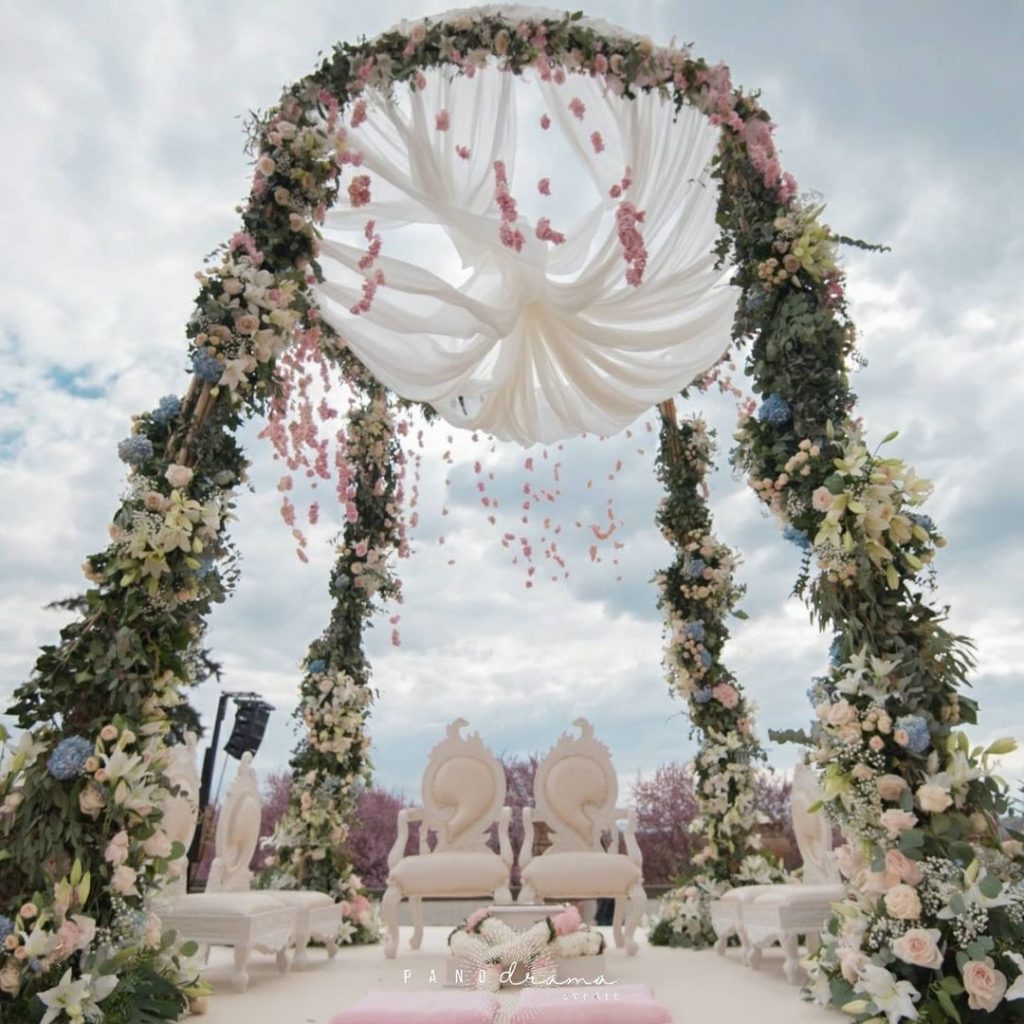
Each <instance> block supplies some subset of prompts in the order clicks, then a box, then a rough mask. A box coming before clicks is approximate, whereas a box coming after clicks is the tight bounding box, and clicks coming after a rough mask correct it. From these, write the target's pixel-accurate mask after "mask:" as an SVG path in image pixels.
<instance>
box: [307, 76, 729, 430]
mask: <svg viewBox="0 0 1024 1024" xmlns="http://www.w3.org/2000/svg"><path fill="white" fill-rule="evenodd" d="M427 79H428V84H427V87H426V89H424V90H422V91H415V90H412V89H409V88H407V87H405V86H401V87H398V88H397V89H396V95H395V96H394V97H393V98H391V99H387V98H385V97H382V96H380V95H379V94H376V93H368V94H367V97H366V98H367V101H368V112H369V116H368V119H367V120H366V121H365V122H364V123H363V124H362V125H360V126H359V127H357V128H354V129H349V140H350V143H351V145H352V146H353V147H354V148H355V149H357V150H358V151H359V152H360V153H362V155H363V164H362V166H361V167H358V168H352V169H346V173H345V175H344V177H343V180H342V198H341V200H340V202H339V205H338V208H337V209H335V210H333V211H331V213H329V214H328V217H327V222H326V225H325V232H324V233H325V237H324V241H323V246H322V265H323V268H324V273H325V275H326V282H325V283H324V284H322V285H321V286H319V288H318V297H319V300H320V303H321V306H322V310H323V315H324V317H325V319H326V320H327V321H328V322H329V323H330V324H331V325H332V326H333V327H334V328H335V329H336V330H337V331H338V332H339V333H340V334H341V335H342V336H343V337H344V338H345V339H346V341H347V343H348V345H349V347H350V348H351V350H352V351H353V352H354V353H355V355H356V356H357V357H358V358H359V359H360V360H361V361H362V362H363V363H364V364H365V365H366V366H367V367H368V368H369V369H370V370H371V372H373V373H374V375H375V376H377V377H378V378H379V379H380V380H381V381H382V382H383V383H384V384H386V385H387V386H388V387H390V388H391V389H393V390H394V391H395V392H397V393H398V394H399V395H402V396H403V397H405V398H409V399H412V400H416V401H424V402H428V403H430V404H431V405H432V406H434V408H436V409H437V411H438V412H439V413H440V414H441V415H442V416H443V417H444V418H445V419H447V420H448V421H449V422H450V423H452V424H454V425H455V426H459V427H466V428H471V429H481V430H483V431H485V432H487V433H490V434H493V435H495V436H496V437H499V438H503V439H511V440H516V441H518V442H520V443H521V444H523V445H527V446H528V445H530V444H533V443H536V442H544V443H548V442H551V441H554V440H557V439H560V438H564V437H569V436H574V435H578V434H583V433H596V434H603V435H608V434H612V433H615V432H617V431H619V430H621V429H622V428H623V427H625V426H627V425H628V424H629V423H631V422H632V421H633V420H635V419H636V418H637V417H638V416H639V415H641V414H642V413H644V412H645V411H646V410H647V409H649V408H650V407H651V406H653V405H655V404H657V403H658V402H659V401H662V400H663V399H665V398H668V397H669V396H671V395H673V394H675V393H676V392H677V391H679V390H680V389H681V388H683V387H685V386H686V385H688V384H689V383H690V382H691V381H692V380H693V379H694V377H696V376H698V375H699V374H701V373H703V372H705V371H707V370H708V369H709V368H710V367H711V366H713V365H714V364H715V363H716V362H717V360H718V359H719V357H720V356H721V355H722V353H723V352H724V351H725V349H726V348H727V347H728V343H729V338H730V332H731V327H732V319H733V314H734V311H735V304H736V289H734V288H732V287H731V286H729V285H728V284H727V283H726V277H727V275H725V274H723V273H722V272H721V271H718V270H715V268H714V256H713V255H712V253H711V249H712V247H713V245H714V243H715V240H716V238H717V226H716V225H715V206H716V203H717V198H718V190H717V186H716V184H715V183H714V182H713V181H711V179H710V177H709V176H708V174H707V167H708V163H709V161H710V159H711V156H712V155H713V153H714V148H715V145H716V143H717V130H716V129H714V128H712V127H711V126H710V125H709V124H708V123H707V121H706V119H705V118H704V117H703V116H702V115H700V114H698V113H696V112H694V111H691V110H689V109H685V110H683V111H681V112H680V113H679V114H678V116H677V115H676V113H675V110H674V108H673V106H672V104H671V103H670V102H668V101H666V100H664V99H662V98H661V97H659V96H658V95H647V96H640V97H638V98H637V99H636V100H623V99H621V98H620V97H617V96H614V95H612V94H611V93H610V92H608V91H607V90H605V89H604V88H603V86H602V84H601V83H600V82H598V81H597V80H596V79H591V78H589V77H585V76H575V75H570V76H569V79H568V81H567V82H566V83H564V84H563V85H557V84H555V83H553V82H548V83H544V82H540V81H537V80H536V76H526V75H524V76H521V77H519V78H514V77H513V76H512V75H510V74H506V73H502V72H500V71H498V70H497V69H496V68H494V67H488V68H487V69H485V70H483V71H480V72H478V73H477V74H476V75H475V76H474V77H473V78H472V79H468V78H466V77H464V76H458V77H453V76H451V75H450V74H446V73H443V72H430V73H428V75H427ZM574 98H579V99H580V100H581V101H582V102H583V103H584V105H585V108H586V113H585V117H584V120H583V121H582V122H581V121H580V120H579V119H578V118H577V117H576V116H574V114H573V113H572V111H571V110H570V101H571V100H573V99H574ZM440 110H446V111H447V112H448V114H449V117H450V122H451V127H450V128H449V129H448V130H447V131H439V130H437V128H436V126H435V116H436V114H437V112H438V111H440ZM542 113H547V114H548V115H549V117H550V118H551V122H552V123H551V128H550V130H549V131H547V132H542V131H541V130H540V128H539V125H538V121H539V118H540V115H541V114H542ZM595 131H598V132H600V133H601V137H602V139H603V142H604V146H605V148H604V150H603V152H601V153H596V152H595V151H594V147H593V145H592V143H591V133H593V132H595ZM457 146H469V147H470V149H471V157H470V159H468V160H464V159H462V158H460V157H459V156H458V154H457V152H456V147H457ZM495 160H502V161H504V163H505V165H506V168H507V171H508V178H509V190H510V193H511V195H512V196H513V197H514V198H515V199H516V201H517V206H518V214H519V216H518V219H517V221H516V222H515V223H514V225H513V227H514V228H516V229H518V230H520V231H522V233H523V235H524V236H525V241H524V244H523V247H522V250H521V251H520V252H518V253H517V252H515V251H513V250H512V249H510V248H508V247H507V246H505V245H503V244H502V242H501V240H500V237H499V228H500V227H501V215H500V210H499V208H498V205H497V203H496V202H495V198H494V192H495V171H494V167H493V164H494V161H495ZM517 167H518V174H517V173H516V170H517ZM627 167H628V168H630V169H631V172H632V173H631V179H632V182H633V184H632V186H631V187H630V188H629V190H628V191H627V192H626V193H625V194H624V198H628V199H629V200H630V201H631V202H632V203H634V204H635V205H636V207H637V208H638V209H639V210H641V211H643V212H644V214H645V219H644V222H643V223H642V224H641V225H640V230H641V233H642V234H643V237H644V243H645V246H646V249H647V252H648V262H647V268H646V272H645V275H644V279H643V283H642V284H641V285H640V287H633V286H632V285H630V284H629V283H627V281H626V276H625V275H626V269H627V267H626V263H625V261H624V259H623V253H622V246H621V243H620V241H619V238H618V233H617V227H616V221H615V213H616V209H617V208H618V204H619V202H620V199H615V198H612V197H611V196H610V195H609V190H610V189H611V188H612V187H613V186H614V185H615V184H616V183H618V182H619V181H620V180H621V179H622V177H623V175H624V173H625V170H626V168H627ZM364 173H365V174H369V176H370V178H371V191H372V199H371V201H370V202H369V203H368V204H366V205H364V206H361V207H359V208H353V207H352V206H350V205H349V203H348V199H347V196H346V195H345V189H346V188H347V183H348V182H349V181H350V180H351V177H352V176H353V175H354V174H364ZM544 176H550V177H551V179H552V182H553V185H552V188H553V194H552V196H551V197H550V198H545V197H542V196H540V195H539V193H538V188H537V181H538V179H539V178H541V177H544ZM541 216H547V217H549V218H550V220H551V222H552V227H553V228H554V229H555V230H558V231H561V232H563V233H564V234H565V235H566V241H565V243H564V244H562V245H554V244H552V243H550V242H547V241H542V240H541V239H539V238H538V237H537V236H536V234H535V229H536V225H537V221H538V219H539V218H540V217H541ZM368 220H373V221H374V222H375V230H376V231H377V232H378V233H379V234H380V236H381V238H382V250H381V254H380V256H379V257H378V258H377V259H376V261H375V262H374V264H373V267H372V269H371V270H370V271H368V272H367V271H364V270H360V269H359V267H358V264H359V261H360V259H361V258H362V257H363V256H364V254H365V253H366V250H367V244H368V243H367V240H366V238H365V237H364V233H363V232H364V228H365V226H366V223H367V221H368ZM377 270H379V271H381V272H382V273H383V275H384V284H383V285H382V286H381V287H380V288H379V290H378V291H377V293H376V296H375V298H374V301H373V304H372V307H371V309H370V310H369V312H366V313H362V314H353V313H351V312H350V308H351V307H352V306H353V305H355V304H356V303H357V302H358V301H359V299H360V296H361V294H362V286H363V282H364V279H365V277H366V276H367V275H368V274H372V273H375V272H376V271H377Z"/></svg>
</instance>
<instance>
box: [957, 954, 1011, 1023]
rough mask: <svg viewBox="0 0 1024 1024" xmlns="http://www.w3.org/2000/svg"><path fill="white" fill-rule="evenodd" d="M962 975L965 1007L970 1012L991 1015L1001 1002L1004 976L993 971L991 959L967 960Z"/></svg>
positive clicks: (1004, 988)
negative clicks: (975, 1011)
mask: <svg viewBox="0 0 1024 1024" xmlns="http://www.w3.org/2000/svg"><path fill="white" fill-rule="evenodd" d="M962 973H963V979H964V988H965V989H967V1005H968V1006H969V1007H970V1008H971V1009H972V1010H985V1011H987V1012H989V1013H991V1012H992V1011H993V1010H994V1009H995V1008H996V1007H997V1006H998V1005H999V1004H1000V1003H1001V1002H1002V1001H1003V995H1004V994H1005V992H1006V975H1005V974H1003V972H1002V971H997V970H996V969H995V964H994V963H993V960H992V958H991V957H985V959H984V960H968V961H967V963H965V964H964V969H963V972H962Z"/></svg>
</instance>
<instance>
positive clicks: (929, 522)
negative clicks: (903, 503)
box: [907, 512, 939, 534]
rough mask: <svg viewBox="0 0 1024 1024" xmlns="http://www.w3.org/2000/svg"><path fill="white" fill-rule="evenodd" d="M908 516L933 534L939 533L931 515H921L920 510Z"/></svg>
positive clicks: (915, 523)
mask: <svg viewBox="0 0 1024 1024" xmlns="http://www.w3.org/2000/svg"><path fill="white" fill-rule="evenodd" d="M907 518H908V519H909V520H910V521H911V522H912V523H913V524H914V525H915V526H920V527H921V528H922V529H924V530H927V531H928V532H929V533H931V534H935V533H938V532H939V531H938V530H937V529H936V528H935V520H934V519H932V517H931V516H925V515H921V513H920V512H911V513H910V514H909V515H908V516H907Z"/></svg>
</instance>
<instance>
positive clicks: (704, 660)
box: [700, 647, 711, 668]
mask: <svg viewBox="0 0 1024 1024" xmlns="http://www.w3.org/2000/svg"><path fill="white" fill-rule="evenodd" d="M700 663H701V664H702V665H703V666H704V667H705V668H711V652H710V651H709V650H708V649H707V648H706V647H705V648H704V650H702V651H701V652H700Z"/></svg>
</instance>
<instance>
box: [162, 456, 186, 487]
mask: <svg viewBox="0 0 1024 1024" xmlns="http://www.w3.org/2000/svg"><path fill="white" fill-rule="evenodd" d="M164 479H165V480H166V481H167V482H168V483H169V484H170V485H171V486H172V487H188V485H189V484H190V483H191V482H192V470H191V469H189V468H188V466H179V465H178V464H177V463H176V462H172V463H171V464H170V465H169V466H168V467H167V472H166V473H164Z"/></svg>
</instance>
